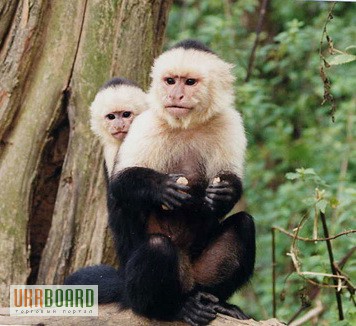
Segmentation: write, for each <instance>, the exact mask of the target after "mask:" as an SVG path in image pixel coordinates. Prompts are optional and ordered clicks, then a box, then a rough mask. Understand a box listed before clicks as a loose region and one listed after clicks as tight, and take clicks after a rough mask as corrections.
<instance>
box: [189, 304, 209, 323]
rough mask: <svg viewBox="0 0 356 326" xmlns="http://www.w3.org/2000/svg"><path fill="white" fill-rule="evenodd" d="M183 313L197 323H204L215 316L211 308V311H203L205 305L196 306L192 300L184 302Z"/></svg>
mask: <svg viewBox="0 0 356 326" xmlns="http://www.w3.org/2000/svg"><path fill="white" fill-rule="evenodd" d="M185 308H186V310H185V313H186V314H188V315H189V318H190V319H191V320H193V321H194V322H197V323H199V325H202V324H203V325H206V324H208V323H209V322H210V321H211V320H213V319H215V318H216V312H215V311H214V310H213V311H212V312H211V313H209V312H206V311H204V308H205V306H202V307H201V308H200V307H196V306H195V305H194V303H193V302H190V303H187V304H186V307H185Z"/></svg>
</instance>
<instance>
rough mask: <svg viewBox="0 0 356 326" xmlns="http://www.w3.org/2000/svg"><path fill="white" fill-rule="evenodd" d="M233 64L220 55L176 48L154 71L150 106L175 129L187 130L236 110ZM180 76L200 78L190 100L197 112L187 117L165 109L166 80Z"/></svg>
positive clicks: (164, 56) (158, 59)
mask: <svg viewBox="0 0 356 326" xmlns="http://www.w3.org/2000/svg"><path fill="white" fill-rule="evenodd" d="M232 68H233V65H231V64H229V63H227V62H225V61H223V60H221V59H220V58H219V57H218V56H216V55H215V54H212V53H208V52H202V51H198V50H194V49H188V50H185V49H183V48H176V49H172V50H169V51H167V52H165V53H163V54H162V55H161V56H159V57H158V58H157V59H156V60H155V62H154V66H153V68H152V71H151V77H152V86H151V89H150V91H149V102H150V107H151V108H153V109H154V110H156V111H157V114H158V115H159V116H160V117H161V118H162V119H164V120H166V121H167V122H168V124H169V125H170V126H171V127H172V128H183V129H187V128H190V127H193V126H196V125H199V124H200V123H204V122H205V121H207V120H209V119H210V118H211V117H212V116H214V115H215V114H216V113H218V112H221V111H222V110H224V109H225V108H230V107H233V105H234V95H233V82H234V76H233V75H232V73H231V70H232ZM168 76H172V77H173V76H179V77H186V78H197V79H198V80H199V82H198V85H197V86H195V87H196V91H195V93H194V95H193V97H192V99H191V101H192V104H193V105H194V110H192V112H191V113H190V114H189V115H188V116H185V117H181V118H176V117H172V116H171V115H170V114H169V113H168V112H167V110H165V109H164V106H163V99H164V97H165V96H167V95H166V93H165V91H164V88H163V87H162V85H163V83H164V78H165V77H168Z"/></svg>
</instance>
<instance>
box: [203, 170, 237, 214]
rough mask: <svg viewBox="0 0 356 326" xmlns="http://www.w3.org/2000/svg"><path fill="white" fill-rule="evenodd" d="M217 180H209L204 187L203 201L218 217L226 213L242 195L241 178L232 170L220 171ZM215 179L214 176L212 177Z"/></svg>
mask: <svg viewBox="0 0 356 326" xmlns="http://www.w3.org/2000/svg"><path fill="white" fill-rule="evenodd" d="M217 178H219V179H220V180H219V181H218V182H214V181H212V182H210V183H209V185H208V187H207V188H206V195H205V198H204V200H205V203H206V205H207V207H208V208H209V209H210V210H211V211H212V212H214V214H216V215H217V217H218V218H221V217H223V216H224V215H226V214H227V213H228V212H229V211H230V210H231V209H232V208H233V207H234V205H235V204H236V203H237V202H238V201H239V199H240V198H241V196H242V192H243V189H242V182H241V179H240V178H239V177H238V176H237V175H236V174H234V173H232V172H225V171H224V172H221V173H219V174H218V175H217ZM214 179H216V178H214Z"/></svg>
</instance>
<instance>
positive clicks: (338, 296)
mask: <svg viewBox="0 0 356 326" xmlns="http://www.w3.org/2000/svg"><path fill="white" fill-rule="evenodd" d="M320 217H321V222H322V224H323V229H324V236H325V238H329V230H328V226H327V224H326V219H325V214H324V213H323V212H320ZM326 246H327V249H328V253H329V260H330V266H331V271H332V273H333V274H334V275H337V270H336V268H335V266H334V254H333V250H332V246H331V241H330V240H326ZM333 282H334V285H338V281H337V280H336V279H335V278H333ZM335 295H336V302H337V308H338V311H339V320H343V319H344V313H343V310H342V300H341V293H340V291H338V289H336V290H335Z"/></svg>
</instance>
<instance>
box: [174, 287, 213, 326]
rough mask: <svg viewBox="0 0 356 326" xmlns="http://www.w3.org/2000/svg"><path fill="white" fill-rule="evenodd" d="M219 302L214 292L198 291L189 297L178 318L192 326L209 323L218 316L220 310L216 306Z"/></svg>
mask: <svg viewBox="0 0 356 326" xmlns="http://www.w3.org/2000/svg"><path fill="white" fill-rule="evenodd" d="M218 302H219V299H218V298H216V297H215V296H214V295H212V294H209V293H205V292H197V293H195V294H194V295H192V296H189V297H188V298H187V300H186V302H185V303H184V305H183V308H182V310H181V311H180V313H179V315H178V318H179V319H180V320H183V321H185V322H186V323H188V324H189V325H191V326H200V325H207V324H209V322H210V321H212V320H213V319H215V318H216V314H217V312H218V311H217V310H215V309H214V308H215V304H217V303H218Z"/></svg>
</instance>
